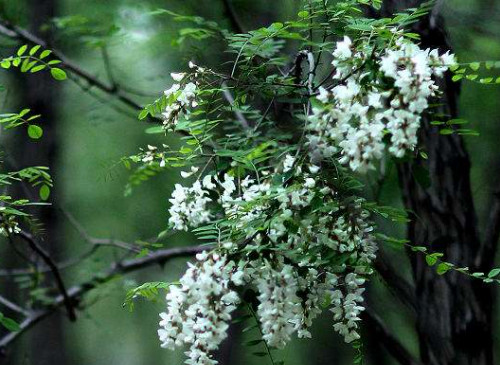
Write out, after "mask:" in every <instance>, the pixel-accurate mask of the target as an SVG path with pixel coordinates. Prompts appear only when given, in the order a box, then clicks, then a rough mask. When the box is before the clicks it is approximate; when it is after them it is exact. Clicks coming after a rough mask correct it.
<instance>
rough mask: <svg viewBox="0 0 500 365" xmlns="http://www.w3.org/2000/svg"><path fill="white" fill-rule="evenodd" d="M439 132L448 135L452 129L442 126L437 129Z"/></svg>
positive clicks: (451, 132)
mask: <svg viewBox="0 0 500 365" xmlns="http://www.w3.org/2000/svg"><path fill="white" fill-rule="evenodd" d="M439 134H442V135H444V136H446V135H449V134H453V129H450V128H443V129H441V130H440V131H439Z"/></svg>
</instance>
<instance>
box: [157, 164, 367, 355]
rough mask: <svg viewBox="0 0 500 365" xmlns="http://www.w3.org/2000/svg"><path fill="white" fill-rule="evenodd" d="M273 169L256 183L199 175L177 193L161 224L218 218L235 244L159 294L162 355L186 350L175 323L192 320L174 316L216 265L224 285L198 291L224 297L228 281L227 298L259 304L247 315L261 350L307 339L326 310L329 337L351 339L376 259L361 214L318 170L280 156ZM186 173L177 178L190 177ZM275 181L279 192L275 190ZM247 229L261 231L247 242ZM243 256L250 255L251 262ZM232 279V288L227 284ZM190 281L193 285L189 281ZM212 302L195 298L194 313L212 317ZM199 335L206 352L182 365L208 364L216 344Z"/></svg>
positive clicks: (222, 323)
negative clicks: (250, 293) (246, 295)
mask: <svg viewBox="0 0 500 365" xmlns="http://www.w3.org/2000/svg"><path fill="white" fill-rule="evenodd" d="M277 166H279V167H278V168H277V170H275V171H273V172H271V171H267V172H266V171H261V173H260V176H259V178H258V179H254V178H251V177H250V176H247V177H245V178H244V179H239V178H236V177H235V176H232V175H230V174H228V173H225V174H224V175H223V176H222V177H218V176H217V175H206V176H205V177H204V178H203V179H201V180H196V181H195V182H194V184H193V185H192V186H191V187H182V186H181V185H177V186H176V189H175V191H174V193H173V194H172V199H171V202H172V203H173V205H172V208H171V218H170V219H171V222H172V223H174V227H175V228H177V229H187V227H196V226H198V225H199V224H200V223H202V222H205V221H208V220H209V219H210V218H211V217H214V216H216V215H217V214H220V213H222V214H223V215H224V217H225V219H226V222H227V224H230V227H231V230H232V232H233V233H234V234H236V235H237V236H239V237H241V240H240V241H239V242H238V243H233V242H219V245H218V248H217V249H216V252H218V254H219V255H221V256H220V257H219V256H218V255H216V254H210V255H204V257H199V262H198V263H197V265H195V266H191V267H190V268H189V269H188V271H187V272H186V274H185V275H184V277H183V279H182V283H183V286H182V290H181V289H179V288H177V289H174V290H172V291H171V292H170V293H169V294H168V296H167V301H168V302H169V309H168V312H167V313H168V314H167V315H165V314H162V318H163V320H162V322H161V326H162V327H165V328H170V332H168V336H167V332H165V330H161V333H160V337H161V338H162V342H163V344H164V345H165V346H166V347H169V348H171V347H172V346H173V345H172V346H170V345H169V344H180V343H182V342H186V340H185V338H186V337H184V335H179V334H182V333H184V332H183V329H182V328H184V327H182V328H181V324H182V323H190V322H189V317H190V316H191V314H192V313H198V312H192V311H190V310H186V311H184V312H183V311H182V310H181V309H179V308H181V307H183V306H186V305H187V304H186V302H189V303H191V301H190V300H188V299H186V298H187V296H189V295H191V294H190V293H191V291H194V292H195V294H193V296H192V297H189V298H197V300H199V295H200V293H199V291H200V285H202V283H201V280H200V279H199V276H201V275H202V273H199V272H200V270H201V271H202V272H208V270H209V269H208V266H213V265H216V266H217V265H219V262H224V265H225V266H224V270H223V271H224V273H226V274H224V275H229V277H225V276H224V275H221V274H217V275H212V279H211V280H214V281H216V282H217V283H218V284H216V283H212V282H210V284H209V285H208V284H207V287H209V288H212V286H214V285H221V286H222V287H224V288H229V287H231V285H229V284H228V282H232V284H233V289H234V290H239V289H238V288H237V287H238V286H240V285H242V284H243V283H244V284H245V287H251V288H253V289H254V291H255V292H256V299H257V301H258V303H259V304H258V305H257V307H256V308H255V312H256V315H257V318H258V320H259V322H260V328H261V331H262V334H263V339H264V340H265V341H266V342H267V344H268V346H270V347H276V348H282V347H284V346H285V345H286V344H287V343H288V342H289V341H290V339H291V337H292V335H293V334H294V333H296V334H297V336H298V337H311V333H310V331H309V328H310V326H311V325H312V323H313V320H314V318H316V317H317V316H318V314H320V313H321V311H322V309H321V307H322V305H325V303H326V307H328V306H330V307H331V311H332V312H333V314H334V315H333V319H334V329H335V330H336V331H338V332H339V333H340V334H341V335H342V336H344V338H345V340H346V341H347V342H351V341H353V340H355V339H356V338H358V337H359V335H358V332H357V330H358V327H357V326H358V324H357V323H358V321H359V313H360V312H361V311H362V310H363V307H362V305H361V302H362V299H363V298H362V293H363V288H362V284H363V283H364V280H365V278H366V277H367V276H368V275H370V274H371V272H372V269H371V263H372V261H373V260H374V259H375V253H376V245H375V241H374V239H373V236H372V233H371V232H372V229H373V228H372V226H371V225H370V223H369V214H368V213H367V212H366V210H364V209H363V204H362V200H361V199H357V200H354V201H352V199H348V201H346V202H345V203H344V202H343V201H342V199H341V198H340V196H339V195H338V193H337V192H335V191H334V190H333V189H332V188H331V187H330V186H328V182H327V181H326V180H324V179H322V177H321V175H320V171H319V168H318V167H317V166H315V165H311V164H303V163H302V165H301V163H299V162H298V161H297V160H296V158H295V157H292V156H291V155H286V156H285V157H284V158H283V160H282V161H281V163H278V164H277ZM194 171H196V169H195V170H192V172H191V173H189V172H184V173H183V174H182V175H183V177H190V176H192V174H193V172H194ZM280 176H281V178H280ZM286 176H288V180H286V179H287V177H286ZM280 179H281V183H278V184H276V181H279V180H280ZM208 196H213V197H215V196H217V197H218V198H217V199H215V198H214V199H213V203H214V205H217V206H218V213H216V212H215V211H213V210H211V209H209V206H208V205H207V204H206V203H207V202H208V201H210V199H209V198H208ZM210 208H212V209H213V208H214V207H213V206H211V207H210ZM305 212H307V214H306V213H305ZM256 224H258V225H262V226H266V227H267V229H266V230H264V231H260V232H257V233H256V229H255V225H256ZM248 252H253V253H254V255H253V257H252V259H250V256H249V255H248ZM214 255H216V256H214ZM229 256H230V257H231V258H233V259H235V260H237V262H239V269H238V270H236V269H235V264H233V263H229V264H227V263H226V259H225V257H229ZM341 256H343V257H344V259H342V261H339V262H337V261H336V259H335V258H337V257H341ZM214 257H217V260H215V261H214ZM214 270H215V269H214ZM235 270H236V271H235ZM219 271H220V270H219ZM235 272H237V274H238V280H235V279H234V277H232V276H231V275H234V274H233V273H235ZM195 273H196V274H195ZM198 273H199V274H198ZM193 277H194V278H196V279H192V280H191V279H189V278H193ZM187 278H188V279H187ZM243 279H244V280H243ZM221 280H224V281H222V282H221ZM210 290H211V289H210ZM210 290H209V292H210ZM203 298H205V297H203ZM221 298H222V296H219V297H217V298H215V299H213V300H211V301H208V302H207V301H206V300H204V299H201V300H199V301H198V302H196V304H197V305H199V306H197V307H196V309H197V310H198V311H199V312H200V313H212V312H213V309H212V307H213V306H216V305H220V300H221ZM217 301H219V302H217ZM179 302H181V304H179ZM193 305H194V303H193ZM169 313H177V314H176V315H170V314H169ZM227 314H228V315H229V312H227ZM180 318H182V319H183V321H181V319H180ZM186 318H188V319H186ZM204 318H205V319H206V318H208V317H204ZM221 318H222V317H217V316H213V315H212V316H211V317H209V322H210V323H206V326H208V328H215V327H217V328H218V329H219V330H221V331H225V330H226V329H227V320H228V316H224V320H222V319H221ZM186 321H188V322H186ZM183 326H186V325H185V324H184V325H183ZM187 328H188V329H189V328H190V327H189V326H188V327H187ZM200 336H202V335H201V334H200ZM207 336H208V337H207V341H210V343H203V345H202V346H201V347H200V346H198V347H197V349H198V350H197V352H196V353H195V355H192V353H193V352H192V351H191V352H189V353H188V355H189V360H188V362H187V363H188V364H205V363H213V362H209V361H213V360H212V359H211V357H210V352H211V351H213V350H214V349H216V348H217V346H218V345H219V344H220V341H221V340H222V339H223V338H224V336H223V335H222V334H221V333H219V332H217V334H216V335H215V334H213V333H210V334H209V335H207ZM174 338H176V339H177V340H174ZM200 338H201V337H200ZM187 339H188V342H189V341H191V342H189V343H193V341H195V340H192V336H191V337H187ZM175 341H177V342H175ZM200 352H202V353H203V354H200Z"/></svg>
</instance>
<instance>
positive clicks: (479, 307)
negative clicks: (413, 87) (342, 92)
mask: <svg viewBox="0 0 500 365" xmlns="http://www.w3.org/2000/svg"><path fill="white" fill-rule="evenodd" d="M420 3H422V1H415V0H403V1H399V0H398V1H395V0H391V1H388V0H386V1H385V2H384V8H383V12H385V13H386V14H388V13H393V12H394V11H395V10H401V9H402V8H408V7H414V6H418V4H420ZM416 31H417V32H418V33H419V34H420V35H421V36H422V45H423V47H433V48H439V49H440V50H441V51H445V50H448V49H449V45H448V44H447V41H446V34H445V32H444V30H443V28H442V21H441V19H440V17H439V15H438V14H437V11H433V12H431V14H430V15H429V16H428V17H426V18H424V19H422V21H420V22H419V23H418V24H417V25H416ZM441 86H442V89H443V90H444V95H443V98H442V99H443V100H442V102H443V107H442V112H444V113H445V114H448V115H449V116H450V119H451V118H455V117H456V115H457V97H458V91H459V90H458V84H457V83H452V82H451V80H450V79H449V78H448V79H447V80H446V81H445V82H443V83H442V85H441ZM428 122H429V121H428V120H424V121H423V125H422V128H421V134H420V143H421V145H422V146H424V148H425V149H426V152H427V154H428V159H427V160H424V159H420V158H418V159H416V160H414V161H413V162H412V163H402V164H400V165H399V167H398V172H399V179H400V187H401V191H402V195H403V202H404V205H405V207H406V208H407V209H408V210H409V211H411V212H412V214H411V222H410V223H409V224H408V232H407V235H408V239H409V240H410V241H411V243H412V244H413V245H417V246H427V247H429V249H430V250H432V251H435V252H442V253H444V255H445V256H444V257H445V259H446V261H450V262H453V263H456V264H457V265H459V266H468V267H470V268H471V270H476V271H484V272H488V270H489V269H491V266H492V264H493V257H494V252H495V246H496V242H495V241H496V237H493V239H491V238H489V237H486V238H485V239H484V240H483V241H481V238H480V235H479V232H478V224H477V219H476V211H475V208H474V202H473V198H472V191H471V183H470V165H471V164H470V160H469V155H468V153H467V150H466V149H465V146H464V143H463V140H462V138H461V137H460V136H459V135H457V134H453V135H450V136H442V135H440V134H439V131H438V129H437V128H436V127H433V126H431V125H430V124H429V123H428ZM417 169H419V170H420V171H422V169H425V170H426V171H428V173H429V177H430V185H429V186H422V185H420V184H419V183H418V182H417V180H416V179H415V173H414V172H415V171H417ZM493 236H495V235H493ZM410 260H411V264H412V270H413V275H414V280H415V294H416V295H415V297H416V313H417V321H416V323H417V325H416V327H417V328H416V329H417V333H418V337H419V341H420V355H421V360H422V362H423V363H424V364H426V365H451V364H453V365H466V364H467V365H491V364H493V363H494V362H493V349H492V328H491V326H492V302H493V296H492V291H491V288H490V287H489V286H488V284H483V283H482V282H481V281H479V280H473V279H469V278H467V277H466V276H464V275H460V274H457V273H453V272H449V273H447V274H446V275H444V276H438V275H437V274H436V271H435V269H434V268H430V267H428V266H427V264H426V262H425V260H424V258H423V257H422V256H418V255H415V253H410Z"/></svg>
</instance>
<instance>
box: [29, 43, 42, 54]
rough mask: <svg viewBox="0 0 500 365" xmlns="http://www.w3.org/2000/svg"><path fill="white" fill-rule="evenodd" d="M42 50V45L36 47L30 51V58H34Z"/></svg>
mask: <svg viewBox="0 0 500 365" xmlns="http://www.w3.org/2000/svg"><path fill="white" fill-rule="evenodd" d="M39 49H40V45H38V44H37V45H36V46H35V47H33V48H32V49H30V56H33V55H34V54H35V53H36V52H37V51H38V50H39Z"/></svg>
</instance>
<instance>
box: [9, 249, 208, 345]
mask: <svg viewBox="0 0 500 365" xmlns="http://www.w3.org/2000/svg"><path fill="white" fill-rule="evenodd" d="M211 248H212V247H211V246H207V245H202V246H189V247H175V248H169V249H164V250H158V251H155V252H154V253H152V254H151V255H149V256H146V257H141V258H135V259H129V260H125V261H122V262H117V263H114V264H113V265H111V267H110V268H109V269H108V270H107V271H105V272H104V273H103V274H101V275H96V276H95V277H94V278H92V279H91V280H89V281H87V282H84V283H82V284H80V285H76V286H74V287H71V288H70V289H69V290H68V291H67V293H68V298H69V299H71V300H72V301H73V302H78V301H79V300H80V298H81V297H82V296H83V295H84V294H86V293H87V292H89V291H90V290H92V289H94V288H95V287H97V286H98V285H99V284H102V283H105V282H107V281H109V280H111V279H112V278H113V277H115V276H116V275H118V274H127V273H130V272H133V271H136V270H140V269H143V268H146V267H149V266H151V265H153V264H160V265H164V264H165V263H166V262H167V261H169V260H171V259H173V258H178V257H187V256H192V255H195V254H197V253H199V252H202V251H204V250H210V249H211ZM64 302H65V298H64V297H63V296H62V295H59V296H57V297H56V298H55V299H54V302H53V303H52V304H51V305H49V306H47V307H46V308H44V309H41V310H37V311H35V312H33V313H31V314H30V315H29V316H28V317H26V318H25V319H24V320H23V321H22V322H21V324H20V330H19V331H17V332H11V333H8V334H7V335H5V336H4V337H2V338H1V339H0V354H5V349H6V347H7V346H8V345H10V344H11V343H12V342H14V341H15V340H16V339H18V338H19V337H20V336H21V335H22V334H24V333H25V332H26V331H28V330H29V329H30V328H32V327H33V326H35V325H36V324H37V323H38V322H40V321H42V320H43V319H45V318H46V317H48V316H50V315H51V314H52V313H54V312H55V311H56V310H57V309H58V308H59V307H61V306H63V305H64ZM80 308H81V307H80Z"/></svg>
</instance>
